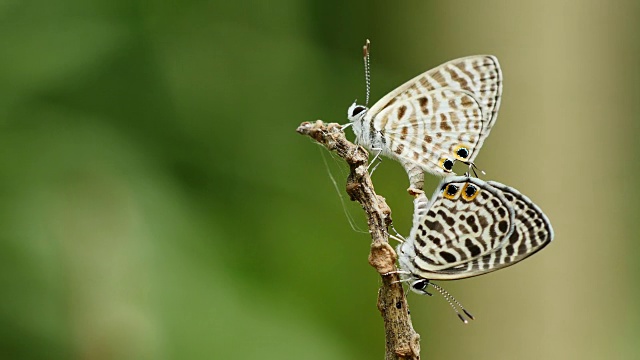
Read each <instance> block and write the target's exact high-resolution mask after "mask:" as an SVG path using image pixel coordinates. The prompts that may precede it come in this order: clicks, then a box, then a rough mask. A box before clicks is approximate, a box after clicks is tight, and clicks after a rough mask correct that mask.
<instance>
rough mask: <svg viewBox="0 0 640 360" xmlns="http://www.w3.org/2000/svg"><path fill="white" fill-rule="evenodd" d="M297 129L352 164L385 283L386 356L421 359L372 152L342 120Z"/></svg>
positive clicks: (352, 189)
mask: <svg viewBox="0 0 640 360" xmlns="http://www.w3.org/2000/svg"><path fill="white" fill-rule="evenodd" d="M297 131H298V133H300V134H302V135H307V136H310V137H311V138H313V139H314V140H315V141H317V142H318V143H320V144H322V145H324V146H325V147H326V148H327V149H329V150H331V151H335V152H336V153H337V154H338V156H340V157H341V158H343V159H344V160H345V161H346V162H347V164H349V168H350V173H349V177H348V178H347V193H348V194H349V196H350V197H351V200H352V201H357V202H359V203H360V205H362V208H363V209H364V211H365V212H366V213H367V222H368V225H369V233H370V234H371V239H372V242H371V252H370V253H369V264H371V266H373V267H374V268H375V269H376V271H378V273H379V274H380V276H381V278H382V286H381V287H380V289H379V291H378V310H380V313H381V314H382V318H383V319H384V329H385V338H386V356H385V359H387V360H391V359H415V360H417V359H420V335H418V334H417V333H416V332H415V330H413V325H412V324H411V316H410V315H409V311H408V307H407V301H406V298H405V295H404V289H403V288H402V285H401V283H400V282H399V280H400V278H399V275H398V274H397V273H395V272H394V271H396V266H395V263H396V260H397V255H396V252H395V251H394V249H393V247H391V246H390V245H389V242H388V239H389V233H388V227H389V225H391V209H390V208H389V206H388V205H387V203H386V201H385V199H384V198H383V197H382V196H380V195H377V194H376V193H375V191H374V188H373V183H372V182H371V178H370V177H369V173H368V171H367V166H368V160H369V154H368V153H367V151H366V150H365V149H364V148H362V147H361V146H357V145H355V144H353V143H352V142H350V141H348V140H347V139H346V138H345V136H344V132H343V131H342V127H341V126H340V125H339V124H335V123H330V124H324V123H323V122H322V121H321V120H317V121H316V122H315V123H309V122H304V123H302V124H300V126H299V127H298V129H297Z"/></svg>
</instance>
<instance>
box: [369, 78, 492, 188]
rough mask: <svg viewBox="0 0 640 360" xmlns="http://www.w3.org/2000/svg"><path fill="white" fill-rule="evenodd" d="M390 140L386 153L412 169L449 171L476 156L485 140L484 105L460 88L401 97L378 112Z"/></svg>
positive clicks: (438, 171) (432, 171) (408, 168)
mask: <svg viewBox="0 0 640 360" xmlns="http://www.w3.org/2000/svg"><path fill="white" fill-rule="evenodd" d="M374 120H376V121H378V120H379V121H380V124H379V126H380V128H382V129H383V130H382V134H383V137H384V139H385V143H386V144H387V147H386V150H387V152H389V154H387V153H386V152H385V155H387V156H390V157H395V158H396V159H397V160H398V161H400V163H401V164H402V165H403V166H404V167H405V169H407V172H409V173H410V175H411V172H410V170H412V169H414V168H417V169H415V170H413V172H422V171H424V170H428V171H429V172H431V173H436V174H440V175H446V174H447V173H449V172H450V171H451V169H452V167H453V163H454V162H455V161H456V160H462V161H468V160H469V159H471V158H472V157H475V154H476V152H477V150H478V149H479V147H480V145H481V141H482V140H483V138H482V137H483V133H482V132H483V127H484V122H485V120H484V119H483V118H482V108H481V106H480V104H479V103H478V101H477V100H476V99H475V98H474V97H473V96H471V95H470V94H469V93H467V92H464V91H461V90H451V89H439V90H433V91H431V92H428V93H426V94H423V95H421V96H419V97H416V98H410V99H407V100H403V101H399V102H397V103H395V104H394V105H392V106H390V107H387V108H385V109H383V110H382V111H381V112H380V113H379V114H378V115H376V117H375V119H374Z"/></svg>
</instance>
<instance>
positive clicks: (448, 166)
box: [440, 159, 453, 172]
mask: <svg viewBox="0 0 640 360" xmlns="http://www.w3.org/2000/svg"><path fill="white" fill-rule="evenodd" d="M440 166H441V167H442V168H443V169H444V171H446V172H451V170H453V160H451V159H442V160H440Z"/></svg>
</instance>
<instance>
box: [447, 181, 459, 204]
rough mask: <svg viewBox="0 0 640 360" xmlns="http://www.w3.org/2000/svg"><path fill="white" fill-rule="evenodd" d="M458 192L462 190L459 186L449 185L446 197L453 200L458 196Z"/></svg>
mask: <svg viewBox="0 0 640 360" xmlns="http://www.w3.org/2000/svg"><path fill="white" fill-rule="evenodd" d="M458 190H460V188H459V187H458V186H457V185H453V184H449V185H447V187H445V188H444V197H446V198H447V199H451V200H453V199H455V197H456V195H457V194H458Z"/></svg>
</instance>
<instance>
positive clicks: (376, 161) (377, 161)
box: [367, 148, 382, 176]
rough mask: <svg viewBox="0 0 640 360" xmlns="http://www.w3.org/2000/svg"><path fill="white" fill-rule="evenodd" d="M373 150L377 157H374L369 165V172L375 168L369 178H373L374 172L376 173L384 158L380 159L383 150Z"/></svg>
mask: <svg viewBox="0 0 640 360" xmlns="http://www.w3.org/2000/svg"><path fill="white" fill-rule="evenodd" d="M372 150H373V151H375V152H376V155H375V156H374V157H373V160H371V162H370V163H369V167H368V168H367V170H369V169H371V167H373V169H371V170H370V171H369V176H373V172H374V171H376V169H377V168H378V165H380V164H381V163H382V157H380V154H382V149H379V148H373V149H372Z"/></svg>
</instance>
